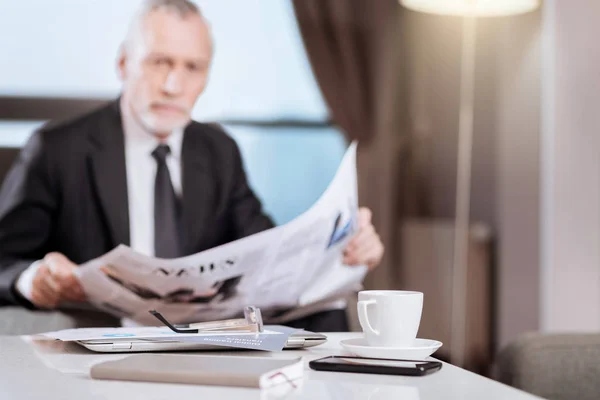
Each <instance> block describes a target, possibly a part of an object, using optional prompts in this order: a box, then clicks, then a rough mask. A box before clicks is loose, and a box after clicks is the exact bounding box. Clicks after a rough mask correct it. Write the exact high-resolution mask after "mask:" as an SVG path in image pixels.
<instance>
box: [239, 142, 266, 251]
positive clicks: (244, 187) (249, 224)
mask: <svg viewBox="0 0 600 400" xmlns="http://www.w3.org/2000/svg"><path fill="white" fill-rule="evenodd" d="M232 182H233V188H232V191H231V194H232V196H231V203H230V207H231V209H230V210H231V213H232V214H231V215H232V218H233V227H234V232H235V239H239V238H242V237H245V236H250V235H252V234H255V233H258V232H261V231H264V230H267V229H270V228H272V227H273V226H274V224H273V221H272V220H271V218H269V217H268V216H267V215H266V214H265V213H264V212H263V210H262V205H261V203H260V200H259V199H258V198H257V197H256V195H255V194H254V192H253V191H252V189H251V188H250V186H249V185H248V179H247V178H246V173H245V171H244V166H243V163H242V157H241V155H240V150H239V148H238V147H237V145H236V144H234V146H233V180H232Z"/></svg>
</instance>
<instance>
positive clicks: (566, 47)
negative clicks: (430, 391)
mask: <svg viewBox="0 0 600 400" xmlns="http://www.w3.org/2000/svg"><path fill="white" fill-rule="evenodd" d="M534 2H535V3H540V2H537V1H534ZM197 3H198V4H199V5H200V6H201V8H202V10H203V12H204V14H205V15H206V17H207V19H208V20H209V21H210V23H211V25H212V31H213V35H214V40H215V49H216V52H215V59H214V63H213V66H212V70H211V75H210V78H209V85H208V87H207V90H206V92H205V93H204V94H203V95H202V97H201V98H200V100H199V101H198V103H197V106H196V108H195V111H194V118H195V119H198V120H200V121H214V122H219V123H221V124H223V125H224V126H225V128H226V129H227V131H228V132H229V133H230V134H231V135H232V136H233V137H234V138H235V139H236V140H237V142H238V143H239V145H240V147H241V150H242V154H243V157H244V160H245V167H246V170H247V172H248V174H249V178H250V182H251V184H252V186H253V187H254V189H255V191H256V192H257V193H258V195H259V196H260V198H261V199H262V201H263V203H264V206H265V208H266V210H267V212H268V213H270V214H271V215H272V216H273V217H274V219H275V220H276V222H277V223H279V224H282V223H285V222H288V221H290V220H291V219H292V218H294V217H295V216H297V215H298V214H300V213H301V212H303V211H305V210H306V209H307V208H308V207H309V206H310V205H311V204H312V203H313V202H314V201H315V200H316V199H317V198H318V197H319V196H320V194H321V193H322V192H323V190H324V189H325V187H326V186H327V184H328V183H329V180H330V179H331V178H332V177H333V174H334V173H335V170H336V168H337V165H338V163H339V161H340V160H341V157H342V155H343V153H344V151H345V148H346V147H347V145H348V143H349V141H350V140H353V139H358V140H359V154H358V157H359V158H358V168H359V170H358V173H359V197H360V202H361V205H364V206H368V207H370V208H371V209H372V210H373V213H374V217H373V218H374V223H375V226H376V227H377V229H378V230H379V232H380V233H381V236H382V238H383V240H384V243H385V245H386V256H385V259H384V261H383V263H382V265H381V266H380V267H379V268H377V269H376V270H375V271H373V272H372V273H371V274H370V275H369V276H368V277H367V280H366V281H365V287H366V288H378V289H411V290H421V291H423V292H424V293H425V306H424V310H423V320H422V324H421V329H420V332H419V336H420V337H427V338H435V339H438V340H441V341H443V342H444V347H443V348H442V349H441V350H440V351H439V353H436V356H438V355H439V357H440V358H443V359H446V360H449V361H451V362H452V361H455V362H456V363H458V364H460V365H463V366H466V367H467V368H469V369H472V370H474V371H477V372H480V373H484V374H489V373H490V371H491V370H492V366H493V365H494V361H495V360H496V358H497V357H496V356H497V354H499V352H501V351H502V350H503V349H505V348H506V347H507V346H509V345H510V344H511V343H513V342H515V341H516V340H517V339H518V338H521V337H523V335H524V334H526V333H528V332H538V333H541V334H553V333H556V332H597V331H599V330H600V250H599V249H600V246H599V245H600V157H599V149H600V135H598V134H597V133H596V131H597V129H598V127H600V113H599V112H597V107H598V104H600V84H599V83H598V82H600V81H598V80H597V79H596V77H597V75H598V73H599V71H600V46H597V45H596V43H595V38H596V37H598V34H600V25H599V24H598V23H597V21H596V19H597V16H598V15H600V3H598V2H597V1H593V0H587V1H586V0H572V1H569V2H564V1H559V0H546V1H543V2H541V4H539V7H537V8H535V10H533V11H531V12H528V13H525V14H520V15H514V16H501V17H495V18H478V19H477V30H476V33H475V34H476V42H475V47H474V62H475V63H474V66H475V69H474V72H473V75H472V77H473V79H474V80H473V93H474V98H473V104H474V109H473V125H472V126H473V142H472V151H471V152H470V155H471V157H472V159H471V162H470V166H471V176H470V179H469V183H470V185H469V186H470V187H467V189H468V191H467V192H468V193H466V195H467V196H468V199H469V200H470V204H469V208H468V215H467V217H468V220H467V222H468V225H467V226H468V227H469V229H468V235H467V237H466V239H467V240H466V244H467V247H466V257H465V258H464V262H463V264H464V265H463V267H464V268H463V273H462V274H457V273H456V261H455V257H454V256H455V254H454V251H455V250H456V241H455V233H456V232H457V230H456V223H455V222H456V216H457V214H456V213H457V209H458V208H457V203H456V201H457V200H456V199H457V187H458V186H457V167H458V164H459V151H458V150H459V143H460V140H459V116H460V110H461V84H464V78H465V76H466V75H464V74H463V75H461V71H462V72H464V67H465V64H464V53H463V51H464V49H465V46H466V45H465V43H464V39H465V37H466V36H465V31H463V27H464V25H463V23H464V22H465V20H464V19H463V18H462V17H460V16H448V15H436V14H431V13H423V12H416V11H412V10H409V9H407V8H405V7H403V6H402V5H401V4H400V2H399V1H398V0H370V1H367V0H295V1H292V0H251V1H248V0H246V1H243V0H219V1H209V0H198V1H197ZM138 4H139V1H137V0H127V1H122V0H119V1H117V0H54V1H52V2H49V1H45V0H19V1H14V0H0V146H1V147H2V148H1V149H0V167H1V168H2V170H1V171H2V174H4V173H5V171H6V168H8V166H9V165H10V163H11V162H12V159H13V158H14V156H15V153H16V151H18V149H19V147H20V146H21V145H22V144H24V142H25V141H26V140H27V138H28V136H29V135H30V134H31V133H32V131H33V130H34V129H35V128H36V127H38V126H39V125H40V124H42V123H44V122H45V121H47V120H49V119H62V118H68V117H70V116H73V115H76V114H79V113H81V112H83V111H86V110H88V109H91V108H94V107H97V106H98V105H100V104H102V103H104V102H106V101H109V100H111V99H114V98H115V97H116V96H118V94H119V81H118V79H117V75H116V72H115V69H116V68H115V62H116V61H115V60H116V54H117V49H118V46H119V45H120V41H121V40H122V38H123V36H124V34H125V31H126V28H127V22H128V21H129V19H130V17H131V15H132V14H133V12H134V10H135V9H136V7H137V5H138ZM461 57H462V58H461ZM461 68H463V69H461ZM463 94H464V92H463ZM459 198H460V196H459ZM463 199H464V197H463ZM463 222H464V220H463ZM457 296H464V298H463V300H464V301H463V302H460V301H459V302H457ZM354 328H355V329H358V326H357V325H356V322H355V323H354ZM453 342H454V343H453ZM457 343H460V344H461V345H460V346H459V345H457ZM599 396H600V395H599Z"/></svg>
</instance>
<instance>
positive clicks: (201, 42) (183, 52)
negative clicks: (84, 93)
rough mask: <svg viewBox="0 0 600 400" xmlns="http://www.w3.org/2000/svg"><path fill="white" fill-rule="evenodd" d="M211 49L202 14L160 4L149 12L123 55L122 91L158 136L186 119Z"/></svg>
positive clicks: (199, 89) (204, 77)
mask: <svg viewBox="0 0 600 400" xmlns="http://www.w3.org/2000/svg"><path fill="white" fill-rule="evenodd" d="M211 55H212V45H211V40H210V34H209V31H208V27H207V26H206V24H205V23H204V21H203V20H202V18H201V17H200V16H198V15H196V14H189V15H187V16H185V17H184V18H181V17H180V16H178V15H177V14H175V13H171V12H169V11H162V10H157V11H153V12H151V13H149V14H148V15H146V16H145V17H144V18H143V20H142V21H141V23H140V24H139V26H138V28H137V29H135V31H134V32H133V33H132V37H130V40H129V42H128V43H127V44H126V45H125V46H124V48H123V52H122V53H121V57H120V59H119V71H120V74H121V78H122V80H123V97H124V100H125V102H126V105H127V106H128V107H129V109H130V111H131V112H132V114H133V116H134V117H135V118H136V120H137V121H138V122H139V123H141V124H142V126H143V127H144V128H145V129H146V130H148V131H149V132H151V133H153V134H154V135H157V136H166V135H168V134H170V133H171V132H172V131H173V130H174V129H177V128H183V127H184V126H185V125H187V123H188V122H189V121H190V118H191V117H190V114H191V111H192V108H193V106H194V103H195V102H196V99H197V98H198V96H199V95H200V94H201V93H202V91H203V90H204V87H205V86H206V81H207V76H208V70H209V65H210V60H211Z"/></svg>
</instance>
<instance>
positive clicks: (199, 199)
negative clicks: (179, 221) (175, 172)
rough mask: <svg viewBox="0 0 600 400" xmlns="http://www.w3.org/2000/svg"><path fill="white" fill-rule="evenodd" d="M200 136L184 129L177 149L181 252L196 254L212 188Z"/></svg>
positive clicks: (208, 154) (212, 195) (212, 183)
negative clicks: (180, 146)
mask: <svg viewBox="0 0 600 400" xmlns="http://www.w3.org/2000/svg"><path fill="white" fill-rule="evenodd" d="M202 134H203V132H200V131H199V130H197V129H193V128H192V127H191V126H188V127H187V128H186V129H185V131H184V136H183V144H182V149H181V158H182V160H181V162H182V165H181V167H182V168H181V172H182V183H183V184H182V186H183V226H184V236H185V237H184V251H185V252H186V254H191V253H194V252H197V251H199V249H198V247H199V244H200V242H201V240H202V234H203V233H204V232H206V231H207V229H206V224H207V222H208V218H209V217H210V215H209V213H210V210H211V207H210V206H211V204H212V201H213V200H214V196H215V193H216V187H215V182H214V179H212V176H211V174H210V152H209V151H208V150H207V149H206V146H204V145H203V143H202Z"/></svg>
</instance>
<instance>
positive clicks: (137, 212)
mask: <svg viewBox="0 0 600 400" xmlns="http://www.w3.org/2000/svg"><path fill="white" fill-rule="evenodd" d="M121 116H122V122H123V131H124V133H125V170H126V171H127V199H128V209H129V240H130V247H131V248H132V249H133V250H135V251H137V252H139V253H142V254H145V255H148V256H151V257H153V256H154V181H155V178H156V168H157V163H156V160H155V159H154V157H152V152H153V151H154V149H156V147H157V146H158V145H159V144H163V143H164V144H168V145H169V147H170V149H171V153H170V154H169V155H168V156H167V168H168V169H169V174H170V175H171V182H172V184H173V189H174V190H175V193H176V194H177V195H178V196H181V194H182V186H181V146H182V143H183V129H177V130H175V131H173V133H171V135H169V136H168V138H167V139H166V140H165V141H161V140H159V139H158V138H156V136H154V135H152V134H150V133H148V132H147V131H145V130H144V129H143V128H142V127H141V126H140V125H139V123H138V122H137V121H136V120H135V118H133V116H132V115H131V112H130V110H129V108H128V107H127V105H126V104H124V102H123V100H121ZM39 265H40V263H39V261H37V262H35V263H33V264H31V265H30V266H29V268H27V269H26V270H25V271H23V273H21V275H20V276H19V279H18V280H17V283H16V288H17V290H18V291H19V293H21V295H22V296H23V297H25V298H26V299H28V300H29V301H31V289H32V286H33V278H34V277H35V274H36V272H37V270H38V268H39Z"/></svg>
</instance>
